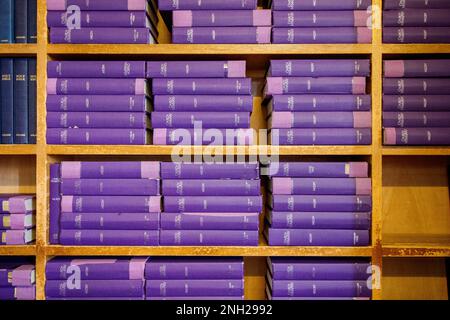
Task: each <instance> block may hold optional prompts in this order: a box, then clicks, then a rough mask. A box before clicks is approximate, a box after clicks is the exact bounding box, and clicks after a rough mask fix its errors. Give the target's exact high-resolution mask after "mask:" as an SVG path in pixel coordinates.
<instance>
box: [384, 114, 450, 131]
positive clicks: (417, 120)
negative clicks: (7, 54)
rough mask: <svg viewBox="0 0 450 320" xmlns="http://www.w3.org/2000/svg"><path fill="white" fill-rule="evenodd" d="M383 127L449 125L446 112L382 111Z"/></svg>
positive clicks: (449, 117)
mask: <svg viewBox="0 0 450 320" xmlns="http://www.w3.org/2000/svg"><path fill="white" fill-rule="evenodd" d="M383 127H392V128H411V127H412V128H414V127H424V128H428V127H450V110H449V111H448V112H383Z"/></svg>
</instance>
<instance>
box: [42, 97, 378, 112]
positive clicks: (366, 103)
mask: <svg viewBox="0 0 450 320" xmlns="http://www.w3.org/2000/svg"><path fill="white" fill-rule="evenodd" d="M47 99H48V97H47ZM371 104H372V99H371V97H370V95H353V94H303V95H280V94H277V95H273V96H272V99H271V100H270V102H269V104H268V106H267V110H268V113H271V112H272V111H293V112H295V111H297V112H299V111H369V110H370V108H371Z"/></svg>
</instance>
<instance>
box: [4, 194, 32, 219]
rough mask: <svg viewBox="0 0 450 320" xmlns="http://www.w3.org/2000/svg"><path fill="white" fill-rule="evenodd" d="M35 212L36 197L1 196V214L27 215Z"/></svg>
mask: <svg viewBox="0 0 450 320" xmlns="http://www.w3.org/2000/svg"><path fill="white" fill-rule="evenodd" d="M35 210H36V199H35V196H34V195H0V213H17V214H26V213H31V212H33V211H35Z"/></svg>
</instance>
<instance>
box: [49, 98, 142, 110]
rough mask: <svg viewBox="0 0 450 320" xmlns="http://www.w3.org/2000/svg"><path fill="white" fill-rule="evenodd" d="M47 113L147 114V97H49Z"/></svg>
mask: <svg viewBox="0 0 450 320" xmlns="http://www.w3.org/2000/svg"><path fill="white" fill-rule="evenodd" d="M47 111H69V112H81V111H86V112H87V111H91V112H108V111H109V112H145V111H148V107H147V98H146V96H145V95H138V96H134V95H133V96H130V95H90V96H89V95H84V96H83V95H69V96H65V95H55V94H49V95H47Z"/></svg>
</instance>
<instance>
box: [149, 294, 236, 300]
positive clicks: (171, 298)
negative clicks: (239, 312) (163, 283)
mask: <svg viewBox="0 0 450 320" xmlns="http://www.w3.org/2000/svg"><path fill="white" fill-rule="evenodd" d="M145 300H154V301H161V300H167V301H176V300H186V301H189V300H197V301H199V300H213V301H220V300H244V296H243V295H242V296H228V297H224V296H214V297H211V296H209V297H204V296H192V297H145Z"/></svg>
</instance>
